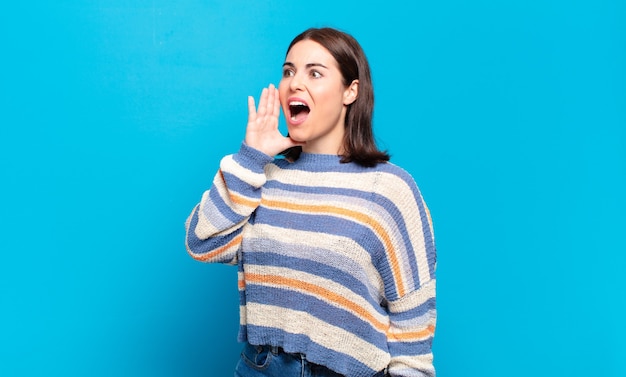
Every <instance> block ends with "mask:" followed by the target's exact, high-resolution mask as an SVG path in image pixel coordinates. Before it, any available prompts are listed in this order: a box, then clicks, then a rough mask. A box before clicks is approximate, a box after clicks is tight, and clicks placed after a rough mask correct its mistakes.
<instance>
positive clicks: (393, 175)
mask: <svg viewBox="0 0 626 377" xmlns="http://www.w3.org/2000/svg"><path fill="white" fill-rule="evenodd" d="M375 169H376V170H377V172H378V182H377V185H376V186H377V187H379V188H380V189H382V190H385V191H386V192H388V193H390V194H393V193H394V192H396V193H398V194H403V195H406V194H408V193H413V194H416V195H419V189H418V187H417V183H416V182H415V179H414V178H413V176H412V175H411V174H410V173H409V172H408V171H406V170H405V169H403V168H402V167H400V166H398V165H396V164H394V163H392V162H386V163H382V164H378V165H377V166H376V168H375Z"/></svg>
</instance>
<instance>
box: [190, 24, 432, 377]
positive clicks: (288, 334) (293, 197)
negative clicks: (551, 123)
mask: <svg viewBox="0 0 626 377" xmlns="http://www.w3.org/2000/svg"><path fill="white" fill-rule="evenodd" d="M373 104H374V95H373V88H372V82H371V77H370V71H369V65H368V63H367V60H366V58H365V55H364V53H363V51H362V49H361V47H360V45H359V44H358V43H357V41H356V40H355V39H354V38H352V37H351V36H350V35H348V34H345V33H343V32H341V31H338V30H335V29H331V28H322V29H309V30H306V31H304V32H303V33H302V34H300V35H298V36H297V37H296V38H295V39H294V40H293V41H292V42H291V44H290V45H289V48H288V49H287V56H286V59H285V63H284V64H283V75H282V79H281V81H280V85H279V87H278V89H276V88H275V87H274V86H272V85H270V86H269V87H268V88H265V89H263V91H262V93H261V98H260V101H259V105H258V108H256V107H255V101H254V99H253V98H252V97H250V98H248V112H249V116H248V125H247V129H246V134H245V140H244V142H243V143H242V145H241V147H240V149H239V151H238V152H237V153H235V154H233V155H229V156H226V157H224V158H223V159H222V161H221V163H220V169H219V171H218V173H217V175H216V176H215V178H214V180H213V185H212V187H211V188H210V189H209V190H207V191H206V192H205V193H204V194H203V196H202V199H201V201H200V203H199V204H198V205H197V206H196V207H195V208H194V209H193V212H192V213H191V215H190V216H189V218H188V219H187V222H186V229H187V239H186V245H187V250H188V252H189V254H190V255H191V256H192V257H193V258H195V259H197V260H200V261H205V262H221V263H230V264H236V265H237V266H238V271H239V275H238V276H239V293H240V331H239V340H240V341H242V342H244V343H245V344H244V349H243V352H242V354H241V359H240V361H239V363H238V364H237V367H236V371H235V376H239V377H248V376H258V377H261V376H276V377H290V376H312V377H313V376H350V377H372V376H385V375H390V376H407V377H408V376H434V375H435V371H434V367H433V357H432V352H431V345H432V340H433V335H434V330H435V320H436V310H435V266H436V252H435V244H434V235H433V227H432V222H431V219H430V215H429V212H428V209H427V207H426V204H425V203H424V200H423V199H422V197H421V195H420V192H419V190H418V188H417V186H416V184H415V182H414V180H413V179H412V178H411V176H410V175H409V174H408V173H407V172H406V171H404V170H402V169H401V168H399V167H398V166H396V165H393V164H391V163H389V162H388V160H389V156H388V155H387V154H386V153H384V152H381V151H379V150H378V149H377V147H376V145H375V142H374V138H373V132H372V124H371V121H372V111H373ZM281 107H282V111H283V113H284V115H285V118H286V123H287V128H288V136H284V135H282V134H281V133H280V132H279V130H278V117H279V114H280V109H281ZM281 154H282V155H284V156H280V155H281ZM277 155H279V156H277Z"/></svg>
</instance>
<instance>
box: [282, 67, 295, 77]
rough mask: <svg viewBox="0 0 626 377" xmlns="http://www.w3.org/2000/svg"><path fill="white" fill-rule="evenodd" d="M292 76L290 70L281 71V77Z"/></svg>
mask: <svg viewBox="0 0 626 377" xmlns="http://www.w3.org/2000/svg"><path fill="white" fill-rule="evenodd" d="M291 76H293V71H292V70H291V69H285V70H284V71H283V77H291Z"/></svg>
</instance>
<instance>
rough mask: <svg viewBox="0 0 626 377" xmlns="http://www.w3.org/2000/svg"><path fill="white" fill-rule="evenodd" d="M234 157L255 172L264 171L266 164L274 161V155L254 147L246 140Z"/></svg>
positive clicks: (240, 163)
mask: <svg viewBox="0 0 626 377" xmlns="http://www.w3.org/2000/svg"><path fill="white" fill-rule="evenodd" d="M233 159H234V160H235V161H236V162H237V163H238V164H239V165H241V166H242V167H244V168H246V169H249V170H250V171H252V172H254V173H263V172H264V168H265V165H267V164H269V163H270V162H272V161H274V157H272V156H268V155H266V154H265V153H263V152H261V151H260V150H258V149H254V148H252V147H251V146H249V145H248V144H246V143H245V142H242V143H241V147H240V148H239V152H237V153H236V154H234V155H233Z"/></svg>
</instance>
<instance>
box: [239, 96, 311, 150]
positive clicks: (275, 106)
mask: <svg viewBox="0 0 626 377" xmlns="http://www.w3.org/2000/svg"><path fill="white" fill-rule="evenodd" d="M279 115H280V99H279V98H278V89H276V87H275V86H274V85H273V84H270V86H269V87H268V88H263V91H262V92H261V99H260V100H259V107H258V109H256V108H255V106H254V98H253V97H252V96H249V97H248V127H247V128H246V139H245V142H246V144H247V145H248V146H250V147H252V148H254V149H257V150H260V151H261V152H263V153H265V154H267V155H268V156H275V155H277V154H279V153H280V152H282V151H284V150H285V149H288V148H291V147H295V146H298V145H303V144H304V143H300V142H296V141H294V140H292V139H291V138H289V137H286V136H283V134H281V133H280V131H279V130H278V116H279Z"/></svg>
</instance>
